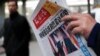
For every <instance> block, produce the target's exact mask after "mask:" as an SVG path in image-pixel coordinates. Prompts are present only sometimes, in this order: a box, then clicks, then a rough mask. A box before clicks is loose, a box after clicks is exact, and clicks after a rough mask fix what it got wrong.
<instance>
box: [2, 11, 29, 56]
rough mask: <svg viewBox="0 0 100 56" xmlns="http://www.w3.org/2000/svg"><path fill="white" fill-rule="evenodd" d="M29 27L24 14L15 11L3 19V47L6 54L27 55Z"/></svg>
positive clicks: (12, 55) (8, 55) (13, 55)
mask: <svg viewBox="0 0 100 56" xmlns="http://www.w3.org/2000/svg"><path fill="white" fill-rule="evenodd" d="M30 37H31V34H30V28H29V25H28V22H27V20H26V18H25V17H24V16H21V15H19V14H18V13H17V12H16V13H15V14H13V15H11V16H10V18H9V19H6V20H5V23H4V45H3V46H4V48H5V50H6V54H7V56H29V40H30Z"/></svg>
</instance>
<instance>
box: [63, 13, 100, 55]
mask: <svg viewBox="0 0 100 56" xmlns="http://www.w3.org/2000/svg"><path fill="white" fill-rule="evenodd" d="M62 21H65V22H68V25H67V30H68V31H70V32H71V33H73V34H80V35H82V36H84V38H85V39H86V40H87V44H88V46H89V47H91V48H92V49H93V50H94V52H95V53H96V54H97V56H100V24H99V23H97V22H96V20H95V19H94V18H92V16H90V15H89V14H80V13H73V14H70V15H66V16H64V17H63V18H62Z"/></svg>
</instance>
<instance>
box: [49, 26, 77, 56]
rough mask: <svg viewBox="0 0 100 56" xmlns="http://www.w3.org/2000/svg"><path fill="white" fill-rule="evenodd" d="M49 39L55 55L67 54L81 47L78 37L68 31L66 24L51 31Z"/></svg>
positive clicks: (63, 55)
mask: <svg viewBox="0 0 100 56" xmlns="http://www.w3.org/2000/svg"><path fill="white" fill-rule="evenodd" d="M48 39H49V42H50V45H51V48H52V50H53V53H54V55H55V56H66V55H68V54H70V53H72V52H74V51H76V50H78V48H79V46H78V43H77V41H76V39H75V38H73V36H72V35H71V36H70V35H69V34H68V33H67V31H66V29H65V26H64V25H62V26H61V27H59V28H58V29H57V30H55V31H54V32H53V33H51V34H50V35H49V37H48Z"/></svg>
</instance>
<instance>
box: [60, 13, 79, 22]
mask: <svg viewBox="0 0 100 56" xmlns="http://www.w3.org/2000/svg"><path fill="white" fill-rule="evenodd" d="M78 18H79V14H77V13H73V14H70V15H66V16H64V17H63V18H62V19H61V20H62V21H67V22H68V21H73V20H77V19H78Z"/></svg>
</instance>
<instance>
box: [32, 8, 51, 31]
mask: <svg viewBox="0 0 100 56" xmlns="http://www.w3.org/2000/svg"><path fill="white" fill-rule="evenodd" d="M49 17H50V13H49V12H48V11H47V10H46V9H44V8H42V9H41V10H40V11H39V13H38V14H37V16H36V17H35V19H34V20H33V22H34V24H35V26H36V28H37V29H38V28H39V27H40V26H41V25H42V24H43V23H44V22H45V21H46V20H47V19H48V18H49Z"/></svg>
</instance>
